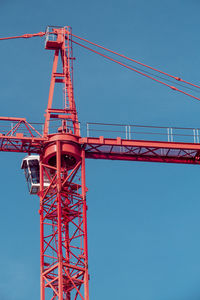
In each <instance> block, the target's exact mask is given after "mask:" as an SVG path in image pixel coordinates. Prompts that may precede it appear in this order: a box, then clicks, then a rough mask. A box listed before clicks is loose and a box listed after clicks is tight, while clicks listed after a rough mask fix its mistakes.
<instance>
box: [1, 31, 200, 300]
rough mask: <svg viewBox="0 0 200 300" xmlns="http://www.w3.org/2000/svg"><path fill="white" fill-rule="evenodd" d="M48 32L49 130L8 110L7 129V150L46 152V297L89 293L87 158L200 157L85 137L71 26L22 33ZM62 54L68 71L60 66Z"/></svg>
mask: <svg viewBox="0 0 200 300" xmlns="http://www.w3.org/2000/svg"><path fill="white" fill-rule="evenodd" d="M43 35H46V49H48V50H52V51H54V60H53V69H52V76H51V83H50V90H49V100H48V105H47V110H46V116H45V123H44V131H43V134H41V133H40V132H39V131H38V130H36V129H35V128H34V127H33V125H31V124H29V123H28V122H27V121H26V119H24V118H6V117H1V118H0V121H1V122H7V123H9V124H10V123H12V124H14V125H13V126H9V128H11V129H9V130H4V131H2V132H0V151H7V152H22V153H27V154H33V153H36V154H39V155H40V191H39V194H38V196H39V197H40V210H39V213H40V269H41V280H40V284H41V300H45V299H46V300H47V299H51V300H53V299H58V300H64V299H65V300H71V299H74V300H76V299H82V300H88V299H89V284H88V281H89V275H88V246H87V205H86V192H87V188H86V185H85V159H109V160H126V161H149V162H166V163H184V164H200V144H199V143H181V142H164V141H159V140H158V141H151V140H137V139H122V138H120V137H117V138H105V137H103V136H100V137H81V136H80V130H79V123H78V116H77V111H76V105H75V100H74V92H73V64H72V63H73V53H72V43H71V41H72V33H71V28H70V27H53V28H49V29H48V30H47V32H46V33H45V34H44V33H39V34H36V35H25V36H22V37H24V38H27V37H30V36H43ZM59 57H60V58H61V62H62V72H58V61H59ZM57 83H58V84H59V85H62V88H63V99H64V101H63V103H64V104H63V107H62V108H60V107H59V108H53V107H52V105H53V95H54V88H55V84H57ZM51 119H54V120H57V121H58V122H60V125H59V127H58V128H57V131H56V132H55V131H54V132H50V121H51ZM46 178H48V181H49V183H50V184H49V186H48V187H46V186H45V184H44V181H45V180H46ZM47 291H51V296H50V298H47V297H49V292H48V293H47ZM47 294H48V296H47Z"/></svg>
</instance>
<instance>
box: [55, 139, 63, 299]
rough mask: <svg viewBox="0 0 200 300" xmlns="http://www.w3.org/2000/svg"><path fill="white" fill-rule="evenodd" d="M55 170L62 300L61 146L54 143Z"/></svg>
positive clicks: (61, 295)
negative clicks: (55, 149) (55, 150)
mask: <svg viewBox="0 0 200 300" xmlns="http://www.w3.org/2000/svg"><path fill="white" fill-rule="evenodd" d="M56 148H57V152H56V168H57V216H58V294H59V300H63V253H62V208H61V187H62V183H61V145H60V141H57V142H56Z"/></svg>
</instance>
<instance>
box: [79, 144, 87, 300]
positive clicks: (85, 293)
mask: <svg viewBox="0 0 200 300" xmlns="http://www.w3.org/2000/svg"><path fill="white" fill-rule="evenodd" d="M81 158H82V167H81V181H82V197H83V228H84V250H85V251H84V252H85V274H84V284H85V287H84V295H85V300H89V274H88V238H87V204H86V184H85V150H84V149H83V150H82V154H81Z"/></svg>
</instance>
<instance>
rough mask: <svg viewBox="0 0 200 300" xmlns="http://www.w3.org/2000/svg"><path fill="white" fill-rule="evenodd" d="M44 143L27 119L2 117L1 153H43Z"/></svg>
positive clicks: (0, 128)
mask: <svg viewBox="0 0 200 300" xmlns="http://www.w3.org/2000/svg"><path fill="white" fill-rule="evenodd" d="M44 141H45V139H44V138H43V137H42V135H41V134H40V133H39V132H38V131H37V130H36V129H35V128H34V127H33V126H32V125H31V124H29V123H28V122H27V121H26V119H24V118H10V117H0V151H7V152H22V153H41V151H42V148H43V144H44Z"/></svg>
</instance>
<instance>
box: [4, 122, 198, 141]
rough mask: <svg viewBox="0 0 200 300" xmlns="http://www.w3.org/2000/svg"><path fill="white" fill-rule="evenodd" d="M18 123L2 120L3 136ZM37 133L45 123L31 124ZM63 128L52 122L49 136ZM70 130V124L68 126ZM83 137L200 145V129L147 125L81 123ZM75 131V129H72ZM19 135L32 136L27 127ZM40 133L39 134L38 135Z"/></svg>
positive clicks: (23, 127) (22, 128)
mask: <svg viewBox="0 0 200 300" xmlns="http://www.w3.org/2000/svg"><path fill="white" fill-rule="evenodd" d="M16 124H17V122H13V121H12V122H10V121H9V120H8V121H2V120H0V133H1V134H2V135H7V134H9V135H12V134H14V133H15V132H16ZM29 124H30V125H32V126H33V128H34V129H35V131H32V130H31V132H32V134H33V136H38V134H39V135H40V136H42V134H43V129H44V124H43V123H29ZM60 126H61V120H55V121H51V122H50V128H49V134H55V133H57V132H58V128H59V127H60ZM67 127H68V129H70V124H68V125H67ZM79 128H80V133H81V136H82V137H84V136H86V137H99V136H104V137H105V138H113V139H116V138H117V137H121V138H122V139H126V140H149V141H164V142H181V143H197V144H199V143H200V128H185V127H165V126H160V127H159V126H146V125H126V124H105V123H79ZM71 129H73V128H71ZM17 132H18V133H23V134H24V136H30V130H29V129H28V128H27V127H25V126H20V127H19V128H18V129H17ZM37 132H38V134H37Z"/></svg>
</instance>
